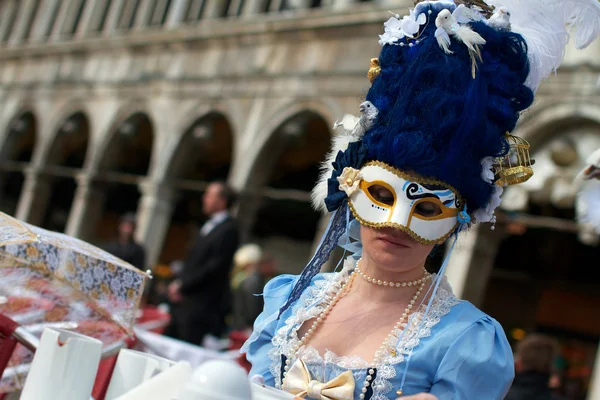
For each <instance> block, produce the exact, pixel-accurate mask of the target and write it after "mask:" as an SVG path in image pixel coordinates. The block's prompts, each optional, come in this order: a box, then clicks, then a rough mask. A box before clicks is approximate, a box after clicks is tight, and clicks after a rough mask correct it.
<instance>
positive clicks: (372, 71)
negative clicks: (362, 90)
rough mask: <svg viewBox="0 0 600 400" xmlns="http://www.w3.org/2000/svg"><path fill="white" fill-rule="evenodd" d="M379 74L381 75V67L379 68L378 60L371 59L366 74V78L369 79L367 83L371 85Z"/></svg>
mask: <svg viewBox="0 0 600 400" xmlns="http://www.w3.org/2000/svg"><path fill="white" fill-rule="evenodd" d="M380 73H381V67H380V66H379V59H378V58H371V65H370V66H369V72H368V73H367V76H368V77H369V81H370V82H371V83H373V81H374V80H375V78H377V77H378V76H379V74H380Z"/></svg>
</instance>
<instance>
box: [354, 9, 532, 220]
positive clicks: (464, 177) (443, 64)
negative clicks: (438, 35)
mask: <svg viewBox="0 0 600 400" xmlns="http://www.w3.org/2000/svg"><path fill="white" fill-rule="evenodd" d="M428 7H431V6H428ZM439 11H440V9H439V8H436V7H434V8H433V9H431V12H432V14H431V15H430V16H429V18H428V21H429V22H428V23H427V25H426V26H425V27H424V28H422V29H421V32H420V33H419V35H420V41H419V42H418V43H416V44H414V43H413V44H414V45H413V46H410V47H409V46H398V45H389V44H387V45H385V46H384V47H383V49H382V51H381V54H380V56H379V64H380V66H381V73H380V74H379V76H378V77H377V78H376V79H375V80H374V82H373V85H372V87H371V89H370V90H369V92H368V94H367V100H369V101H371V102H372V103H373V104H374V105H375V106H376V107H377V109H378V110H379V118H378V120H377V122H376V124H375V125H374V126H373V127H372V128H371V129H370V130H369V131H368V132H367V133H366V134H365V136H364V138H363V140H364V143H365V144H366V147H367V148H368V149H369V153H368V158H369V159H372V160H379V161H383V162H385V163H388V164H391V165H393V166H395V167H397V168H400V169H403V170H410V171H414V172H416V173H418V174H420V175H422V176H426V177H435V178H437V179H439V180H442V181H444V182H446V183H448V184H450V185H452V186H454V187H456V188H457V189H458V190H459V192H460V193H461V195H462V196H463V197H464V198H465V199H466V201H467V206H468V211H469V212H473V211H475V210H477V209H479V208H480V207H482V206H484V205H485V204H486V203H487V202H488V200H489V199H490V196H491V194H492V190H493V186H492V185H491V184H489V183H486V182H485V181H484V180H482V178H481V170H482V167H481V160H482V159H483V158H484V157H488V156H491V157H494V156H501V155H504V154H506V152H507V150H508V149H507V145H506V139H505V134H506V133H507V132H510V131H512V130H513V129H514V128H515V125H516V123H517V120H518V119H519V114H520V112H521V111H522V110H524V109H526V108H527V107H529V106H530V105H531V103H532V102H533V92H532V91H531V90H530V89H529V88H527V87H526V86H525V85H524V83H525V80H526V79H527V76H528V74H529V62H528V58H527V45H526V43H525V40H524V39H523V38H522V37H521V36H520V35H518V34H515V33H512V32H509V31H500V30H496V29H493V28H491V27H489V26H487V25H486V24H485V23H483V22H473V23H472V24H471V28H472V29H473V30H474V31H476V32H477V33H479V34H480V35H481V36H482V37H483V38H484V39H485V40H486V44H485V45H483V46H481V55H482V60H483V61H481V62H480V61H478V62H477V74H476V77H475V78H473V75H472V71H471V66H472V61H471V57H470V55H469V53H468V50H467V47H466V46H465V45H464V44H462V43H460V42H457V41H456V40H453V41H452V45H451V50H452V51H453V52H454V54H452V55H447V54H445V53H444V51H443V50H442V49H441V48H440V46H439V45H438V43H437V41H436V39H435V30H436V27H435V24H434V21H435V18H436V15H437V12H439Z"/></svg>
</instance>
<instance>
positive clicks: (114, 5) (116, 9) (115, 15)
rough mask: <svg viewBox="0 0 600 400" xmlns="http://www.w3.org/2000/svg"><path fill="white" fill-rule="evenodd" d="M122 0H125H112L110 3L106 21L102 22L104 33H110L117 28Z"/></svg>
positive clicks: (123, 0)
mask: <svg viewBox="0 0 600 400" xmlns="http://www.w3.org/2000/svg"><path fill="white" fill-rule="evenodd" d="M124 2H125V0H113V1H112V2H111V3H110V9H109V10H108V13H107V14H106V23H105V24H104V34H105V35H111V34H113V33H114V31H116V30H117V28H118V24H119V17H120V16H121V11H122V10H123V4H124Z"/></svg>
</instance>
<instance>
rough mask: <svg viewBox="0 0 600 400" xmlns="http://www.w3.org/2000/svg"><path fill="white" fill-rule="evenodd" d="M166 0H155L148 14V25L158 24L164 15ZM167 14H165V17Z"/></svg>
mask: <svg viewBox="0 0 600 400" xmlns="http://www.w3.org/2000/svg"><path fill="white" fill-rule="evenodd" d="M167 2H168V0H156V5H155V6H154V11H153V12H152V15H151V16H150V25H160V24H161V21H162V19H163V16H164V15H165V11H166V10H165V8H166V7H167ZM168 17H169V16H168V15H167V18H168ZM165 24H166V20H165Z"/></svg>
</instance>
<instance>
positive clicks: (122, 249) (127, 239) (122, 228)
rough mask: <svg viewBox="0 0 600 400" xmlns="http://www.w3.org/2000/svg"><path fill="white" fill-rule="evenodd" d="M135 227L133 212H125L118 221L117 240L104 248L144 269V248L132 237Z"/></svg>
mask: <svg viewBox="0 0 600 400" xmlns="http://www.w3.org/2000/svg"><path fill="white" fill-rule="evenodd" d="M135 228H136V218H135V214H133V213H127V214H125V215H123V216H122V217H121V219H120V221H119V227H118V236H117V240H115V241H114V242H111V243H109V244H108V245H106V247H105V250H106V251H108V252H109V253H111V254H112V255H114V256H115V257H119V258H120V259H121V260H123V261H126V262H128V263H129V264H131V265H133V266H134V267H136V268H138V269H141V270H145V269H146V250H144V247H142V245H140V244H139V243H137V242H136V241H135V238H134V236H133V235H134V233H135Z"/></svg>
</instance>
